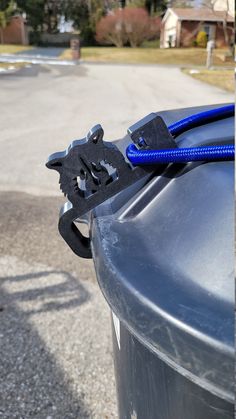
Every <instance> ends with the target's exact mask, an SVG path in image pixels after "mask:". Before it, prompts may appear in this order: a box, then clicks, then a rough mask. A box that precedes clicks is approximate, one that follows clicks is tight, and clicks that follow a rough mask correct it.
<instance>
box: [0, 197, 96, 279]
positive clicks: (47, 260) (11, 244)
mask: <svg viewBox="0 0 236 419" xmlns="http://www.w3.org/2000/svg"><path fill="white" fill-rule="evenodd" d="M64 202H65V199H64V198H63V196H62V197H42V196H33V195H29V194H26V193H21V192H1V193H0V222H1V228H0V255H1V256H3V255H8V256H13V257H17V258H18V259H19V260H23V261H26V262H27V263H29V264H33V263H37V264H38V263H40V264H43V265H46V266H50V267H52V268H54V269H55V270H57V271H63V272H64V271H66V272H70V273H71V274H73V275H75V276H76V277H78V278H80V279H81V280H83V279H85V280H88V279H89V280H92V281H93V282H95V281H96V280H95V271H94V266H93V261H92V260H90V259H81V258H78V257H77V256H75V255H74V253H72V251H71V250H70V248H69V247H68V246H67V244H66V243H65V242H64V240H63V239H62V237H61V236H60V234H59V232H58V228H57V224H58V214H59V209H60V207H61V205H62V204H63V203H64ZM0 275H1V273H0Z"/></svg>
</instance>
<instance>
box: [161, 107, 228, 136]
mask: <svg viewBox="0 0 236 419" xmlns="http://www.w3.org/2000/svg"><path fill="white" fill-rule="evenodd" d="M230 116H234V105H233V104H230V105H226V106H222V107H220V108H216V109H210V110H208V111H204V112H200V113H197V114H194V115H190V116H188V117H187V118H183V119H181V120H180V121H177V122H175V123H174V124H171V125H169V127H168V129H169V131H170V133H171V134H172V135H173V136H174V137H176V136H177V135H180V134H181V133H182V132H185V131H187V130H189V129H191V128H194V127H197V126H199V125H204V124H209V123H210V122H214V121H218V120H220V119H224V118H229V117H230Z"/></svg>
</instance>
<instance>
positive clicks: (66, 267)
mask: <svg viewBox="0 0 236 419" xmlns="http://www.w3.org/2000/svg"><path fill="white" fill-rule="evenodd" d="M0 90H1V95H0V106H1V113H0V122H1V135H0V224H1V228H0V287H1V294H0V339H1V345H0V386H1V387H0V417H2V418H4V419H7V418H9V419H13V418H17V419H18V418H20V417H22V418H24V419H28V418H29V419H30V418H37V419H38V418H39V419H45V418H47V419H52V418H53V419H54V418H56V419H62V418H63V419H64V418H73V419H77V418H79V419H84V418H99V419H101V418H109V419H110V418H113V417H114V418H115V417H117V414H116V404H115V388H114V378H113V365H112V348H111V336H110V313H109V308H108V307H107V305H106V303H105V301H104V299H103V297H102V296H101V293H100V291H99V289H98V286H97V284H96V280H95V274H94V269H93V264H92V262H91V261H90V260H80V259H78V258H77V257H76V256H74V255H73V254H72V252H71V251H70V250H69V249H68V248H67V247H66V245H65V244H64V242H63V241H62V239H61V238H60V237H59V235H58V233H57V217H58V210H59V208H60V206H61V204H62V203H63V202H64V199H63V197H62V196H61V194H60V192H59V186H58V176H57V174H56V173H54V172H52V171H48V170H46V169H45V166H44V163H45V161H46V158H47V156H48V155H49V154H50V153H52V152H54V151H59V150H63V149H65V148H66V147H67V146H68V144H69V142H70V141H71V140H72V139H75V138H80V137H83V136H84V135H85V134H86V133H87V131H88V130H89V129H90V128H91V126H93V125H95V124H96V123H101V124H102V126H103V127H104V130H105V139H109V140H112V139H118V138H121V137H123V136H124V135H125V133H126V130H127V128H128V127H129V125H131V124H133V123H134V122H135V121H137V120H138V119H140V118H142V117H143V116H145V115H146V114H147V113H150V112H152V111H158V110H164V109H171V108H178V107H179V108H180V107H185V106H195V105H202V104H212V103H224V102H228V101H230V100H233V98H232V95H231V94H229V93H226V92H224V91H223V90H220V89H217V88H215V87H211V86H208V85H205V84H203V83H201V82H199V81H197V80H193V79H191V78H189V77H188V76H186V75H184V74H182V73H181V72H180V70H179V69H177V68H176V69H175V68H168V67H166V68H165V67H157V66H145V65H143V66H141V65H138V66H131V65H104V64H100V65H96V64H91V65H85V64H84V65H82V64H81V65H78V66H73V67H56V66H53V67H49V66H47V65H44V66H41V67H39V66H33V67H30V68H27V69H25V70H23V71H21V72H19V73H18V74H17V75H9V76H6V75H4V76H2V77H1V76H0Z"/></svg>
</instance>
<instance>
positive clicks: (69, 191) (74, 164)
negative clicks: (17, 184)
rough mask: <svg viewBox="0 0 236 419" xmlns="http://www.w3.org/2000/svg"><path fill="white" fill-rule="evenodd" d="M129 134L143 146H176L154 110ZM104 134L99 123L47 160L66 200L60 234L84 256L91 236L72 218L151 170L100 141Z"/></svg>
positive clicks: (108, 143) (87, 256) (89, 256)
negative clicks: (134, 163)
mask: <svg viewBox="0 0 236 419" xmlns="http://www.w3.org/2000/svg"><path fill="white" fill-rule="evenodd" d="M128 133H129V135H130V137H131V139H132V140H133V141H134V142H135V143H136V144H137V145H138V146H139V147H142V148H159V149H160V148H164V146H163V144H164V143H165V148H168V147H175V146H176V145H175V143H174V140H173V138H172V136H171V134H170V133H169V131H168V128H167V127H166V125H165V123H164V121H163V119H162V118H161V117H159V116H157V115H156V114H154V113H153V114H150V115H148V116H147V117H145V118H144V119H142V120H141V121H139V122H138V123H137V124H135V125H133V126H132V127H130V128H129V130H128ZM103 135H104V131H103V129H102V127H101V125H96V126H94V127H93V128H92V129H91V130H90V131H89V133H88V134H87V136H86V138H84V139H82V140H76V141H73V142H72V143H71V145H70V146H69V148H68V149H67V150H66V151H63V152H59V153H55V154H52V155H51V156H50V157H49V159H48V161H47V163H46V166H47V167H48V168H49V169H54V170H56V171H58V173H59V175H60V179H59V183H60V187H61V190H62V192H63V193H64V195H65V196H67V198H68V200H69V202H67V203H66V204H65V205H64V206H63V207H62V209H61V212H60V218H59V224H58V228H59V231H60V234H61V235H62V237H63V238H64V240H65V241H66V243H67V244H68V245H69V246H70V248H71V249H72V250H73V252H74V253H75V254H76V255H78V256H80V257H83V258H91V257H92V253H91V247H90V239H89V238H87V237H85V236H83V235H82V234H81V232H80V231H79V230H78V228H77V227H76V225H75V223H74V222H75V220H76V219H78V218H80V217H82V216H83V215H84V214H86V213H87V212H89V211H90V210H92V209H93V208H95V207H97V206H98V205H99V204H101V203H102V202H104V201H106V200H107V199H109V198H111V197H112V196H114V195H116V194H117V193H118V192H121V191H122V190H123V189H125V188H127V187H128V186H130V185H132V184H133V183H135V182H137V181H138V180H139V179H141V178H142V177H143V176H146V175H147V173H150V171H153V168H150V167H133V166H132V165H131V163H129V162H127V161H126V160H125V158H124V156H123V154H122V153H121V152H120V150H119V149H118V148H117V147H116V146H115V145H114V144H113V143H111V142H106V141H103ZM140 139H142V144H139V142H140V141H141V140H140ZM170 143H171V144H170Z"/></svg>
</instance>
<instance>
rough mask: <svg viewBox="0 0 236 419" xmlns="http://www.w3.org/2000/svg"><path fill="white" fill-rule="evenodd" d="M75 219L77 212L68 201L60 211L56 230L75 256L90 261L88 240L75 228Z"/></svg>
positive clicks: (90, 253)
mask: <svg viewBox="0 0 236 419" xmlns="http://www.w3.org/2000/svg"><path fill="white" fill-rule="evenodd" d="M77 218H78V212H77V210H76V209H75V208H74V207H73V205H72V204H71V203H70V202H69V201H68V202H66V203H65V204H64V205H63V207H62V209H61V211H60V216H59V222H58V230H59V232H60V234H61V236H62V237H63V239H64V240H65V242H66V243H67V244H68V246H69V247H70V248H71V250H72V251H73V252H74V253H75V254H76V255H77V256H80V257H82V258H85V259H91V258H92V252H91V246H90V238H89V237H85V236H83V234H82V233H81V232H80V230H79V229H78V228H77V227H76V225H75V220H76V219H77Z"/></svg>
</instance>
